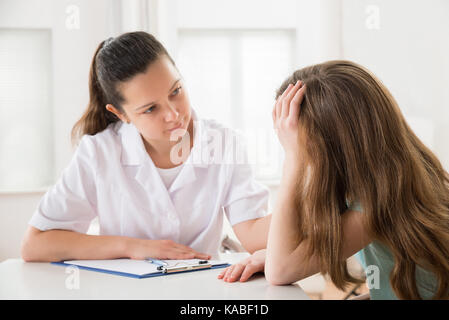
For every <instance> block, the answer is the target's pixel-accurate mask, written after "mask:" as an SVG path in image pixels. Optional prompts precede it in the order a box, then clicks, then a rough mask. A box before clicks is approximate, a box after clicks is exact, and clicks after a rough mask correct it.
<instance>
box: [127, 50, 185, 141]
mask: <svg viewBox="0 0 449 320" xmlns="http://www.w3.org/2000/svg"><path fill="white" fill-rule="evenodd" d="M118 89H119V90H120V92H121V94H122V96H123V97H124V99H125V103H124V104H123V105H122V107H123V109H124V111H125V114H124V115H123V114H122V116H121V117H120V118H121V119H122V120H125V121H126V120H128V121H130V122H131V123H132V124H134V126H135V127H136V128H137V129H138V130H139V132H140V134H141V135H142V136H143V138H144V139H145V140H146V141H147V142H148V143H150V144H151V143H152V142H158V143H160V142H169V141H170V140H173V137H174V134H175V133H176V134H177V135H179V133H180V132H185V131H183V130H187V129H188V127H189V124H190V121H191V108H190V102H189V98H188V95H187V92H186V90H185V87H184V81H183V79H182V78H181V76H180V74H179V72H178V70H177V69H176V67H175V66H174V65H173V64H172V63H171V61H170V60H169V59H168V58H167V57H165V56H162V57H160V58H159V59H158V60H156V61H155V62H153V63H152V64H150V66H149V67H148V68H147V70H146V71H145V72H144V73H141V74H138V75H136V76H135V77H134V78H132V79H131V80H129V81H127V82H125V83H123V84H121V85H120V87H119V88H118ZM122 117H124V119H123V118H122ZM179 129H183V130H179Z"/></svg>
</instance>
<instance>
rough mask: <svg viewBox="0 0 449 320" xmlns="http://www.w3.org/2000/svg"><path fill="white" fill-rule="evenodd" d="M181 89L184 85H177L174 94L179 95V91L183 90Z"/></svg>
mask: <svg viewBox="0 0 449 320" xmlns="http://www.w3.org/2000/svg"><path fill="white" fill-rule="evenodd" d="M181 89H182V87H181V86H179V87H177V88H176V89H175V90H174V91H173V92H172V94H171V95H172V96H176V95H178V94H179V92H181Z"/></svg>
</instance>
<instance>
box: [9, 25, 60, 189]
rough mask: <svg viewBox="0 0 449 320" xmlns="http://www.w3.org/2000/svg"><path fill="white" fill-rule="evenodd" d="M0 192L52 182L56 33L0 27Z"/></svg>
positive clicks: (32, 187) (37, 187) (43, 30)
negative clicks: (52, 64) (52, 69)
mask: <svg viewBox="0 0 449 320" xmlns="http://www.w3.org/2000/svg"><path fill="white" fill-rule="evenodd" d="M0 44H1V46H0V114H1V117H0V154H1V157H0V177H1V178H0V190H1V191H14V190H27V189H28V190H30V189H39V188H43V187H45V186H47V185H49V184H51V183H52V182H53V139H52V133H53V132H52V131H53V124H52V123H53V116H52V114H53V112H52V108H51V97H52V95H51V60H50V59H51V56H50V54H51V33H50V31H49V30H45V29H41V30H38V29H33V30H27V29H0Z"/></svg>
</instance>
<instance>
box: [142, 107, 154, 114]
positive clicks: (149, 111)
mask: <svg viewBox="0 0 449 320" xmlns="http://www.w3.org/2000/svg"><path fill="white" fill-rule="evenodd" d="M154 108H156V107H155V106H151V107H149V108H148V109H146V110H145V111H144V112H143V113H147V114H148V113H151V112H153V110H154Z"/></svg>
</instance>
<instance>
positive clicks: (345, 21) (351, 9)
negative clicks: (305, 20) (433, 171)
mask: <svg viewBox="0 0 449 320" xmlns="http://www.w3.org/2000/svg"><path fill="white" fill-rule="evenodd" d="M342 14H343V15H342V39H343V56H344V58H346V59H350V60H354V61H356V62H358V63H360V64H362V65H364V66H366V67H367V68H369V69H371V71H373V72H374V73H375V74H376V75H377V76H378V77H379V78H380V79H381V80H382V81H383V82H384V84H385V85H386V86H387V87H388V88H389V89H390V91H391V92H392V94H393V96H394V97H395V98H396V100H397V101H398V103H399V106H400V108H401V110H402V112H403V113H404V115H405V116H406V118H407V119H408V121H409V124H410V125H411V127H412V129H414V130H415V132H416V133H417V135H418V136H419V137H420V138H421V140H423V142H424V143H425V144H426V145H427V146H429V147H430V148H431V149H432V150H433V151H434V152H435V154H436V155H437V156H438V157H439V159H440V160H441V162H442V163H443V166H444V167H445V169H446V170H449V144H448V143H447V141H448V139H449V19H448V17H449V1H447V0H427V1H422V0H394V1H391V0H390V1H388V0H374V1H373V0H343V10H342Z"/></svg>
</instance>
